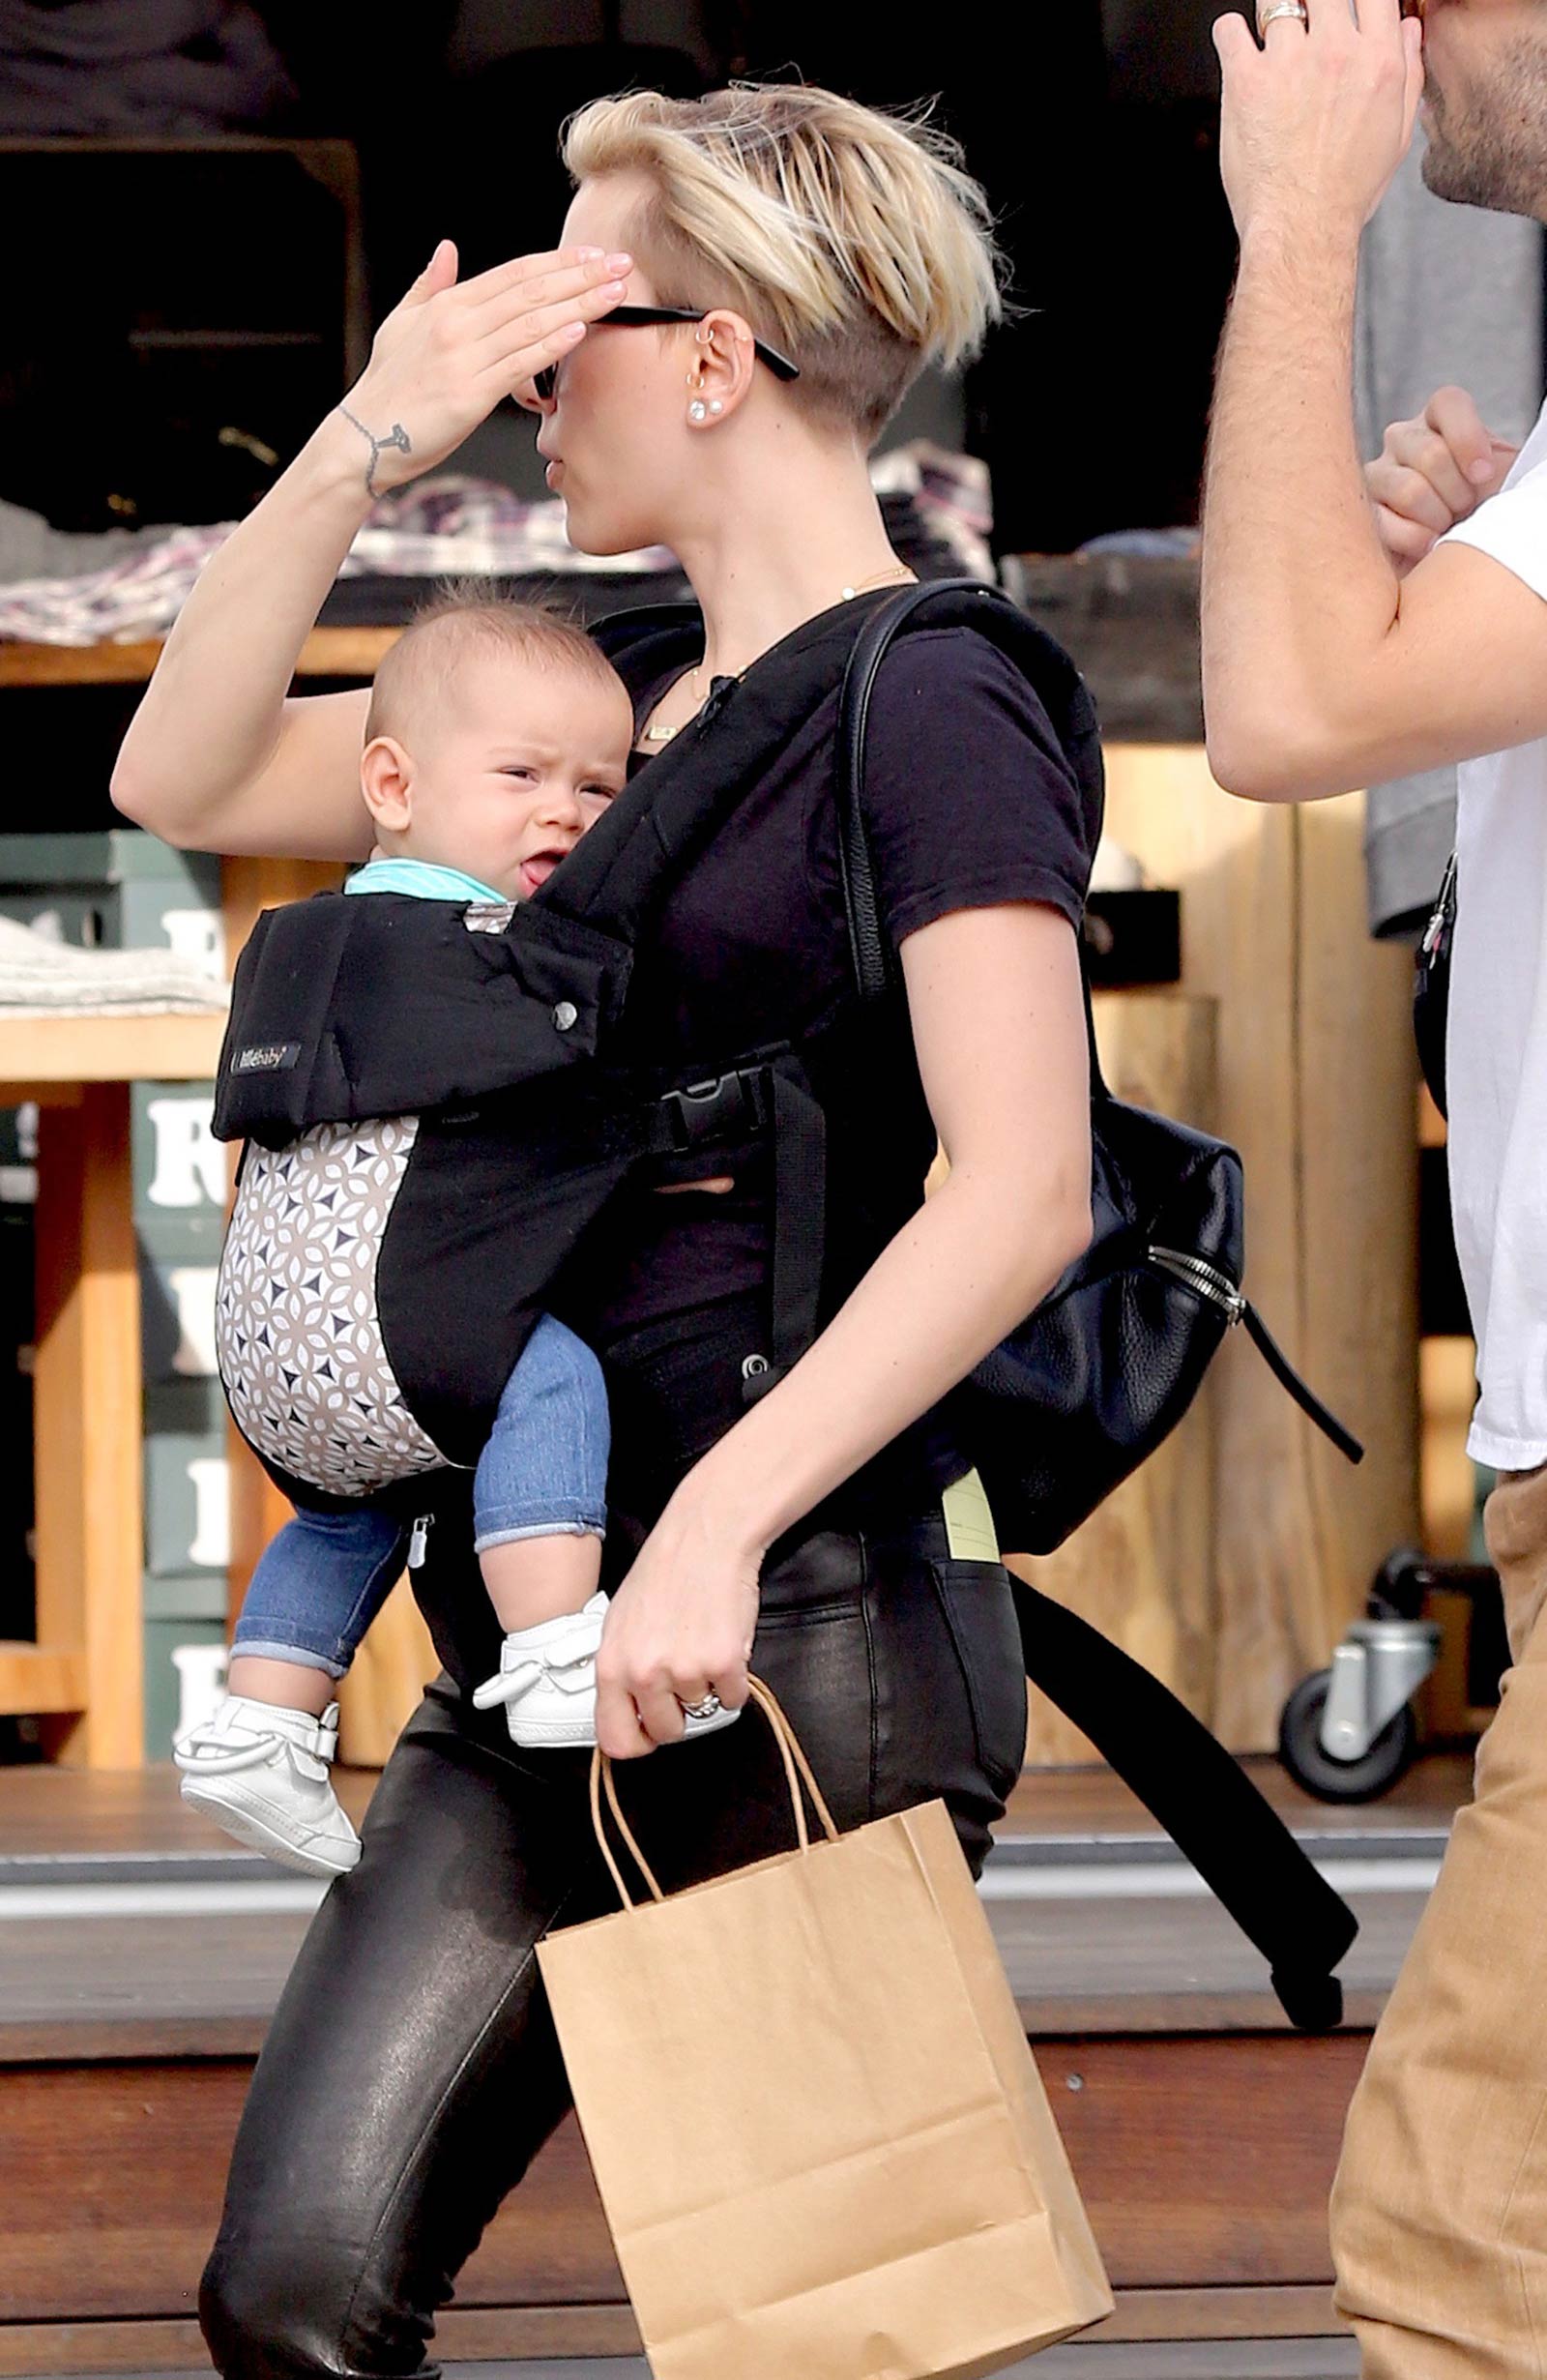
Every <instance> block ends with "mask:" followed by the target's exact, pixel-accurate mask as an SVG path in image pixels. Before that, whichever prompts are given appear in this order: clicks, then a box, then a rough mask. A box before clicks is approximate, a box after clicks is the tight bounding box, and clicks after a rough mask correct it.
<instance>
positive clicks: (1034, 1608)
mask: <svg viewBox="0 0 1547 2380" xmlns="http://www.w3.org/2000/svg"><path fill="white" fill-rule="evenodd" d="M922 625H930V626H937V627H938V626H941V625H946V626H969V627H972V628H974V629H978V630H979V631H980V632H982V633H984V634H986V635H988V636H989V637H990V638H991V639H992V641H993V642H994V644H995V645H997V646H998V647H999V649H1000V650H1001V651H1002V652H1004V653H1005V654H1006V655H1007V658H1008V659H1009V660H1011V661H1014V663H1015V664H1016V666H1017V667H1018V668H1019V669H1021V670H1022V671H1023V673H1024V674H1025V676H1026V677H1027V678H1028V680H1029V681H1030V682H1031V684H1032V686H1033V687H1034V688H1035V689H1036V693H1037V694H1038V696H1039V697H1040V699H1041V701H1042V704H1043V706H1044V708H1045V709H1046V711H1047V713H1048V716H1049V719H1050V720H1051V721H1052V725H1053V728H1054V732H1055V734H1056V735H1057V736H1058V738H1059V741H1060V743H1061V745H1062V746H1063V748H1064V750H1065V756H1066V758H1067V759H1068V762H1069V765H1070V767H1071V769H1072V770H1073V771H1074V774H1075V776H1076V779H1078V781H1079V783H1080V785H1081V787H1082V789H1084V790H1087V791H1088V792H1089V793H1091V794H1092V795H1093V796H1094V797H1095V803H1096V804H1097V806H1098V805H1099V800H1100V795H1101V790H1102V783H1103V779H1102V771H1101V757H1100V743H1099V731H1098V727H1097V722H1096V717H1095V705H1094V704H1093V702H1092V700H1091V696H1090V694H1089V692H1088V690H1087V689H1086V686H1085V683H1084V680H1083V679H1082V678H1081V677H1080V674H1079V672H1078V670H1077V669H1076V668H1075V666H1074V663H1073V662H1072V661H1070V659H1069V657H1068V655H1067V654H1066V653H1065V651H1064V650H1063V648H1062V646H1060V645H1058V644H1056V643H1055V642H1054V640H1053V638H1052V637H1051V636H1049V635H1047V634H1046V633H1045V632H1044V631H1043V630H1041V629H1039V628H1038V627H1037V626H1036V622H1035V621H1032V620H1029V619H1027V618H1026V616H1025V615H1024V613H1020V612H1017V611H1015V610H1014V609H1013V607H1012V606H1011V605H1010V604H1009V602H1007V599H1006V598H1004V597H1003V596H1000V595H999V594H997V593H996V592H995V591H994V590H993V589H992V588H986V587H982V586H980V585H978V582H977V581H975V580H970V579H969V580H952V581H949V582H946V583H944V584H942V583H938V582H937V583H935V584H931V585H923V586H918V587H908V588H905V589H904V590H903V592H902V593H901V594H900V595H898V596H893V597H891V598H890V600H889V601H888V602H886V603H885V604H884V605H883V606H882V607H881V608H880V609H879V610H878V611H876V612H874V613H872V615H871V616H870V618H869V619H868V620H867V621H866V622H865V624H864V628H863V630H862V631H861V635H860V638H859V641H858V642H857V644H856V645H855V648H854V651H853V654H852V656H851V658H850V661H849V667H848V673H847V675H846V677H845V680H844V685H843V692H842V697H841V700H840V704H839V711H838V742H837V756H836V768H835V772H834V776H835V783H834V794H835V799H836V802H837V809H838V848H839V861H840V867H841V869H842V874H843V892H844V905H845V908H846V910H847V913H848V921H849V939H850V945H851V948H852V951H853V955H854V968H855V978H856V982H857V984H858V985H859V989H860V993H861V999H862V1000H864V1001H866V1002H870V1003H879V1002H881V1001H883V1000H885V999H888V998H889V997H890V996H891V994H892V993H893V991H894V988H895V961H894V959H893V957H892V953H891V948H890V942H889V941H888V939H887V936H886V933H885V930H884V928H883V926H882V924H881V919H880V915H879V912H878V909H877V904H876V897H875V880H874V873H873V870H872V867H871V863H870V846H869V839H868V837H867V836H866V833H865V826H864V812H863V794H862V789H863V784H864V755H865V734H866V729H867V725H868V721H869V716H870V704H871V699H872V697H873V695H874V692H875V687H876V680H877V678H878V676H879V674H880V669H881V664H882V662H883V661H884V660H885V658H886V656H887V653H888V651H889V650H890V646H891V643H892V641H893V639H894V638H895V637H896V636H898V635H899V634H901V633H902V632H904V631H905V630H907V629H909V628H911V627H916V626H922ZM1080 973H1081V977H1082V980H1083V982H1084V986H1085V1014H1086V1024H1087V1030H1088V1032H1089V1034H1090V1041H1091V1064H1092V1081H1093V1085H1094V1086H1095V1090H1096V1092H1097V1095H1098V1096H1105V1086H1104V1084H1103V1082H1102V1080H1101V1074H1100V1066H1099V1060H1098V1058H1097V1055H1096V1048H1095V1024H1094V1019H1093V1017H1092V1012H1091V987H1090V978H1089V974H1088V971H1087V968H1086V964H1085V954H1084V948H1083V945H1082V947H1081V954H1080ZM1253 1319H1255V1317H1253ZM1274 1352H1275V1353H1276V1352H1277V1351H1276V1350H1274ZM1279 1365H1280V1366H1282V1371H1281V1375H1280V1376H1283V1374H1285V1373H1288V1371H1289V1367H1288V1366H1287V1365H1285V1364H1283V1359H1282V1357H1280V1358H1279ZM1275 1368H1278V1367H1277V1366H1275ZM1288 1385H1290V1386H1291V1390H1292V1393H1294V1394H1299V1393H1300V1392H1301V1391H1302V1389H1303V1384H1302V1383H1301V1382H1299V1380H1298V1379H1297V1378H1296V1377H1295V1376H1294V1375H1293V1374H1290V1375H1289V1381H1288ZM1304 1394H1305V1395H1308V1394H1309V1392H1308V1391H1307V1392H1304ZM1313 1418H1316V1417H1315V1416H1313ZM1328 1418H1330V1417H1328ZM1014 1592H1015V1602H1016V1610H1017V1613H1018V1616H1019V1619H1020V1624H1021V1638H1022V1645H1023V1648H1024V1656H1025V1662H1026V1673H1027V1676H1028V1677H1029V1678H1030V1679H1031V1680H1032V1682H1033V1684H1034V1685H1036V1686H1037V1687H1039V1688H1040V1690H1042V1692H1043V1693H1045V1694H1046V1695H1047V1696H1048V1698H1049V1700H1050V1701H1052V1702H1053V1703H1055V1704H1056V1705H1057V1707H1058V1708H1059V1710H1061V1711H1062V1712H1063V1713H1064V1714H1065V1718H1067V1719H1071V1720H1072V1721H1073V1722H1074V1724H1075V1725H1076V1726H1077V1727H1079V1728H1080V1729H1081V1730H1082V1732H1083V1733H1084V1734H1085V1735H1087V1736H1088V1737H1089V1738H1090V1740H1091V1742H1092V1743H1093V1744H1094V1745H1095V1748H1096V1750H1097V1751H1098V1752H1099V1753H1100V1754H1101V1757H1102V1758H1103V1760H1105V1761H1106V1762H1107V1764H1108V1765H1109V1767H1111V1768H1112V1769H1113V1770H1114V1772H1115V1773H1116V1774H1117V1775H1118V1776H1119V1777H1121V1778H1122V1779H1123V1781H1124V1784H1126V1785H1127V1786H1128V1787H1129V1788H1130V1789H1131V1791H1132V1792H1134V1793H1135V1794H1137V1796H1138V1798H1139V1800H1140V1801H1141V1802H1142V1803H1143V1804H1144V1805H1145V1807H1146V1808H1147V1809H1148V1810H1150V1811H1151V1813H1152V1815H1153V1817H1155V1818H1156V1819H1157V1820H1158V1821H1159V1823H1160V1825H1161V1826H1162V1827H1163V1828H1164V1829H1165V1831H1166V1833H1167V1834H1168V1835H1169V1836H1171V1838H1172V1840H1173V1841H1174V1842H1175V1843H1176V1845H1177V1847H1178V1849H1179V1850H1180V1851H1182V1853H1184V1855H1185V1856H1186V1858H1187V1859H1188V1860H1190V1861H1191V1863H1192V1865H1193V1866H1194V1867H1195V1868H1196V1869H1197V1870H1198V1872H1199V1874H1200V1875H1201V1876H1202V1877H1203V1879H1204V1881H1205V1883H1206V1884H1207V1885H1208V1886H1209V1887H1210V1889H1211V1892H1212V1893H1213V1894H1214V1895H1215V1896H1216V1898H1217V1899H1218V1900H1219V1901H1220V1903H1221V1904H1222V1906H1223V1907H1224V1908H1225V1909H1226V1910H1227V1911H1228V1912H1229V1914H1230V1916H1231V1917H1232V1918H1233V1919H1234V1920H1235V1922H1236V1924H1237V1925H1239V1926H1240V1927H1241V1931H1242V1933H1244V1934H1245V1935H1246V1937H1247V1939H1248V1940H1249V1941H1250V1942H1252V1943H1253V1944H1254V1945H1255V1947H1256V1948H1257V1949H1258V1950H1259V1951H1260V1952H1261V1953H1262V1954H1263V1956H1264V1957H1265V1958H1266V1959H1267V1961H1268V1964H1269V1968H1270V1973H1271V1977H1272V1984H1273V1989H1274V1991H1275V1992H1276V1993H1277V1995H1278V1998H1279V2001H1280V2004H1281V2005H1282V2007H1283V2010H1284V2013H1285V2014H1286V2015H1287V2016H1288V2017H1289V2020H1290V2022H1291V2023H1292V2024H1293V2025H1295V2026H1297V2027H1298V2028H1299V2030H1301V2031H1302V2032H1312V2033H1317V2032H1327V2031H1330V2030H1331V2029H1332V2028H1333V2027H1335V2026H1336V2025H1337V2024H1339V2023H1340V2022H1341V2020H1342V2008H1343V1995H1342V1986H1341V1985H1340V1984H1339V1983H1338V1981H1337V1978H1336V1976H1335V1974H1334V1973H1333V1972H1332V1970H1333V1969H1334V1968H1335V1967H1336V1966H1337V1964H1338V1962H1339V1960H1340V1959H1341V1958H1342V1957H1343V1956H1344V1955H1345V1954H1346V1953H1347V1951H1348V1948H1349V1945H1350V1943H1351V1942H1352V1941H1353V1940H1354V1937H1355V1934H1356V1933H1357V1924H1356V1921H1355V1919H1354V1917H1353V1914H1352V1912H1351V1911H1350V1910H1349V1908H1348V1907H1347V1905H1346V1904H1345V1903H1344V1901H1343V1900H1342V1899H1341V1898H1340V1897H1339V1895H1337V1894H1336V1893H1335V1892H1334V1891H1333V1890H1332V1888H1331V1886H1330V1885H1328V1882H1327V1881H1326V1879H1325V1877H1323V1876H1322V1875H1321V1874H1320V1873H1319V1872H1318V1870H1317V1868H1316V1867H1315V1866H1314V1865H1313V1863H1312V1862H1311V1861H1310V1860H1309V1859H1308V1858H1307V1856H1306V1854H1305V1853H1304V1851H1302V1850H1301V1848H1300V1846H1299V1843H1298V1842H1297V1841H1296V1840H1295V1837H1294V1836H1293V1835H1292V1834H1291V1833H1290V1831H1289V1829H1288V1827H1287V1826H1286V1825H1285V1824H1284V1822H1283V1820H1282V1819H1281V1818H1280V1817H1279V1815H1278V1813H1277V1811H1276V1810H1275V1809H1273V1807H1271V1805H1270V1803H1269V1802H1268V1801H1267V1800H1266V1799H1265V1797H1264V1796H1263V1795H1262V1794H1261V1793H1260V1792H1259V1791H1258V1789H1257V1787H1256V1786H1255V1785H1254V1784H1253V1783H1252V1782H1251V1780H1250V1778H1248V1777H1247V1775H1246V1773H1245V1771H1244V1770H1243V1769H1242V1768H1241V1765H1240V1763H1239V1762H1238V1761H1237V1760H1236V1759H1235V1758H1234V1756H1233V1755H1232V1754H1231V1753H1230V1752H1228V1751H1226V1749H1225V1748H1224V1746H1223V1745H1222V1744H1220V1743H1219V1741H1218V1739H1217V1738H1216V1737H1215V1736H1213V1735H1212V1734H1211V1732H1210V1730H1209V1729H1208V1728H1207V1727H1205V1726H1204V1725H1203V1723H1202V1721H1201V1720H1199V1719H1195V1718H1194V1717H1193V1714H1192V1713H1191V1712H1190V1711H1189V1710H1188V1709H1187V1707H1186V1705H1185V1704H1184V1703H1182V1702H1181V1701H1180V1700H1179V1699H1178V1697H1177V1696H1176V1695H1175V1694H1173V1693H1172V1691H1171V1690H1170V1689H1169V1687H1166V1686H1163V1685H1162V1684H1161V1682H1160V1680H1159V1679H1158V1678H1156V1677H1154V1676H1153V1674H1152V1672H1151V1671H1149V1670H1148V1669H1145V1668H1144V1667H1143V1666H1142V1665H1141V1664H1140V1663H1139V1662H1138V1661H1136V1660H1133V1659H1132V1658H1131V1656H1130V1655H1128V1654H1127V1653H1125V1652H1124V1651H1123V1649H1122V1647H1121V1646H1119V1645H1116V1644H1114V1643H1113V1642H1112V1641H1111V1639H1110V1637H1107V1636H1103V1635H1102V1634H1101V1633H1100V1631H1098V1630H1096V1629H1095V1628H1092V1627H1091V1626H1090V1624H1089V1623H1088V1622H1087V1621H1085V1620H1082V1619H1080V1618H1078V1617H1077V1616H1076V1614H1074V1613H1073V1612H1070V1611H1067V1610H1065V1608H1064V1606H1063V1605H1062V1604H1060V1603H1057V1602H1055V1601H1053V1600H1052V1599H1051V1598H1050V1597H1048V1596H1045V1595H1042V1594H1040V1593H1039V1592H1038V1591H1037V1590H1036V1588H1035V1587H1033V1586H1031V1585H1029V1584H1028V1583H1027V1582H1026V1581H1025V1580H1024V1579H1020V1578H1017V1579H1015V1581H1014Z"/></svg>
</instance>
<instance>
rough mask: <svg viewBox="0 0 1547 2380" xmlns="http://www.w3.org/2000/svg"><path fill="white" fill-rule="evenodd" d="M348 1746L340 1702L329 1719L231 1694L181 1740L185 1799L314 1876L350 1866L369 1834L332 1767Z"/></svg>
mask: <svg viewBox="0 0 1547 2380" xmlns="http://www.w3.org/2000/svg"><path fill="white" fill-rule="evenodd" d="M337 1746H338V1705H337V1704H336V1702H331V1703H330V1704H329V1705H328V1708H327V1710H326V1711H324V1713H323V1715H322V1717H321V1719H313V1718H312V1717H311V1715H310V1713H309V1712H306V1711H287V1710H285V1709H283V1708H282V1707H281V1706H280V1705H279V1704H277V1703H273V1702H252V1701H249V1700H248V1697H247V1696H246V1695H243V1694H227V1695H226V1697H225V1700H224V1701H223V1702H222V1703H221V1704H220V1706H219V1710H218V1711H216V1712H215V1713H214V1714H213V1716H212V1717H211V1718H209V1719H204V1720H202V1721H201V1722H200V1723H199V1725H198V1726H196V1727H190V1729H189V1731H188V1733H187V1734H186V1735H181V1736H179V1737H178V1738H177V1741H176V1742H175V1744H174V1745H173V1747H172V1757H173V1759H174V1760H175V1761H176V1763H177V1765H178V1767H179V1768H180V1769H181V1770H182V1772H183V1788H182V1790H183V1799H184V1801H185V1802H188V1803H190V1804H191V1806H192V1807H193V1808H195V1809H202V1810H205V1811H207V1813H208V1814H209V1816H210V1817H212V1818H213V1819H214V1820H215V1823H216V1825H217V1826H220V1827H223V1828H224V1829H225V1832H226V1833H227V1835H230V1836H234V1837H235V1839H236V1840H237V1841H238V1842H239V1843H245V1844H246V1845H247V1847H248V1850H250V1851H261V1852H263V1853H265V1854H266V1856H267V1857H268V1858H269V1859H271V1860H277V1861H278V1863H279V1865H280V1866H281V1867H298V1868H299V1869H300V1870H301V1872H302V1874H303V1875H306V1876H342V1875H346V1874H347V1873H348V1871H349V1869H350V1868H351V1867H353V1866H354V1865H355V1862H356V1861H357V1860H358V1859H359V1857H360V1837H359V1836H358V1835H357V1834H356V1833H355V1830H354V1828H353V1827H352V1826H351V1825H350V1823H349V1820H348V1819H347V1818H346V1817H345V1815H344V1813H343V1811H342V1810H341V1809H340V1808H339V1807H338V1800H337V1796H336V1794H335V1792H334V1789H333V1779H332V1778H331V1777H330V1776H329V1774H328V1768H329V1764H330V1762H331V1761H332V1759H333V1756H334V1753H335V1751H336V1749H337Z"/></svg>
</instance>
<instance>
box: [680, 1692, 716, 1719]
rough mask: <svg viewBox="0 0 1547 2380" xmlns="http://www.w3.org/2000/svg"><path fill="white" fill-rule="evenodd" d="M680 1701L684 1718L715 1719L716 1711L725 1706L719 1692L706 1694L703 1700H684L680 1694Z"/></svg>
mask: <svg viewBox="0 0 1547 2380" xmlns="http://www.w3.org/2000/svg"><path fill="white" fill-rule="evenodd" d="M678 1701H679V1703H680V1704H681V1707H682V1715H683V1717H684V1719H713V1718H714V1716H715V1712H716V1711H718V1710H721V1709H723V1707H724V1706H723V1705H722V1703H721V1701H720V1698H719V1696H718V1695H717V1694H706V1695H705V1696H704V1699H703V1701H702V1702H683V1701H682V1697H681V1695H679V1696H678Z"/></svg>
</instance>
